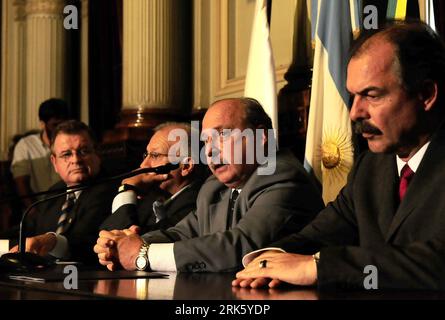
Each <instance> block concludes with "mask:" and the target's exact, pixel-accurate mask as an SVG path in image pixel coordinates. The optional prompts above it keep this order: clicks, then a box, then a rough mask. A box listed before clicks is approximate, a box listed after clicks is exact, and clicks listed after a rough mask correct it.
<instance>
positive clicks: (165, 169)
mask: <svg viewBox="0 0 445 320" xmlns="http://www.w3.org/2000/svg"><path fill="white" fill-rule="evenodd" d="M177 168H179V163H177V164H174V163H167V164H165V165H162V166H158V167H154V168H141V169H137V170H134V171H130V172H126V173H123V174H120V175H117V176H113V177H109V178H105V179H103V180H98V181H95V182H94V183H93V184H88V183H84V184H78V185H76V186H74V187H69V188H68V187H67V188H59V189H52V190H46V191H41V192H36V193H31V194H27V195H24V196H18V197H17V196H15V197H9V198H3V199H0V203H3V202H8V201H11V200H15V199H24V198H36V197H39V196H43V195H48V194H53V193H61V192H66V191H67V190H69V189H73V188H78V187H81V186H90V187H91V186H93V185H96V184H102V183H106V182H111V181H116V180H119V179H120V180H123V179H126V178H130V177H134V176H137V175H139V174H143V173H150V172H154V173H156V174H166V173H169V172H170V171H172V170H175V169H177Z"/></svg>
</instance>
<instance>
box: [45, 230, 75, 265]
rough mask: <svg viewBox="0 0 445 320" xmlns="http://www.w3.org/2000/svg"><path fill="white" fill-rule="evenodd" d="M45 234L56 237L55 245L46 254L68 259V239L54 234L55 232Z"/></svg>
mask: <svg viewBox="0 0 445 320" xmlns="http://www.w3.org/2000/svg"><path fill="white" fill-rule="evenodd" d="M47 233H49V234H53V235H55V236H56V245H55V246H54V248H53V249H52V250H51V251H50V252H48V254H50V255H52V256H53V257H55V258H59V259H68V258H69V257H70V248H69V247H68V239H67V238H66V237H64V236H62V235H60V234H56V233H55V232H47Z"/></svg>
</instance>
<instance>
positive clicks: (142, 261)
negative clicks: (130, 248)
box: [136, 241, 150, 271]
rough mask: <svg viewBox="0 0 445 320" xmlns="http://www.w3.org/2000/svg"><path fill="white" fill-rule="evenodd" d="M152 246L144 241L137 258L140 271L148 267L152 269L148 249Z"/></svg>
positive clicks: (137, 267) (137, 266)
mask: <svg viewBox="0 0 445 320" xmlns="http://www.w3.org/2000/svg"><path fill="white" fill-rule="evenodd" d="M149 248H150V244H148V243H146V242H145V241H144V242H143V243H142V246H141V248H140V249H139V255H138V257H137V258H136V269H138V270H139V271H143V270H146V269H150V263H149V261H148V249H149Z"/></svg>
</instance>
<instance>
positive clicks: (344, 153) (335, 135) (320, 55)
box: [305, 0, 361, 203]
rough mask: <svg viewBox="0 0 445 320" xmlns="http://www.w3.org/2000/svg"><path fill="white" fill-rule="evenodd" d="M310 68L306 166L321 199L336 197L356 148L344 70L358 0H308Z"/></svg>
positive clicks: (356, 25) (356, 20)
mask: <svg viewBox="0 0 445 320" xmlns="http://www.w3.org/2000/svg"><path fill="white" fill-rule="evenodd" d="M311 10H312V13H311V17H312V18H311V20H312V28H313V33H312V34H313V37H314V39H313V42H314V43H315V54H314V67H313V78H312V90H311V101H310V109H309V120H308V130H307V137H306V150H305V168H306V169H307V170H308V171H309V172H311V173H312V174H314V175H315V177H316V178H317V179H318V180H319V181H320V183H321V184H322V187H323V200H324V202H325V203H328V202H330V201H332V200H334V199H335V198H336V197H337V195H338V193H339V191H340V190H341V188H342V187H343V186H344V185H345V184H346V180H347V175H348V173H349V171H350V169H351V167H352V164H353V154H354V149H353V145H352V129H351V122H350V120H349V109H348V104H349V94H348V92H347V90H346V69H347V59H348V52H349V47H350V45H351V43H352V40H353V35H354V34H356V33H358V31H359V25H360V21H359V16H360V15H359V14H358V13H359V12H360V10H361V2H360V1H359V0H349V1H347V0H346V1H345V0H315V1H312V3H311Z"/></svg>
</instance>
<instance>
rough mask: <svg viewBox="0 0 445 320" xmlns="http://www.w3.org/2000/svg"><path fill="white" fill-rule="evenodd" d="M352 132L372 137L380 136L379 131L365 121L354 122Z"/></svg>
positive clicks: (380, 132)
mask: <svg viewBox="0 0 445 320" xmlns="http://www.w3.org/2000/svg"><path fill="white" fill-rule="evenodd" d="M354 132H355V133H357V134H363V133H368V134H374V135H381V134H382V131H380V130H379V129H378V128H376V127H374V126H373V125H371V124H369V123H368V122H366V121H365V120H357V121H356V122H354Z"/></svg>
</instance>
